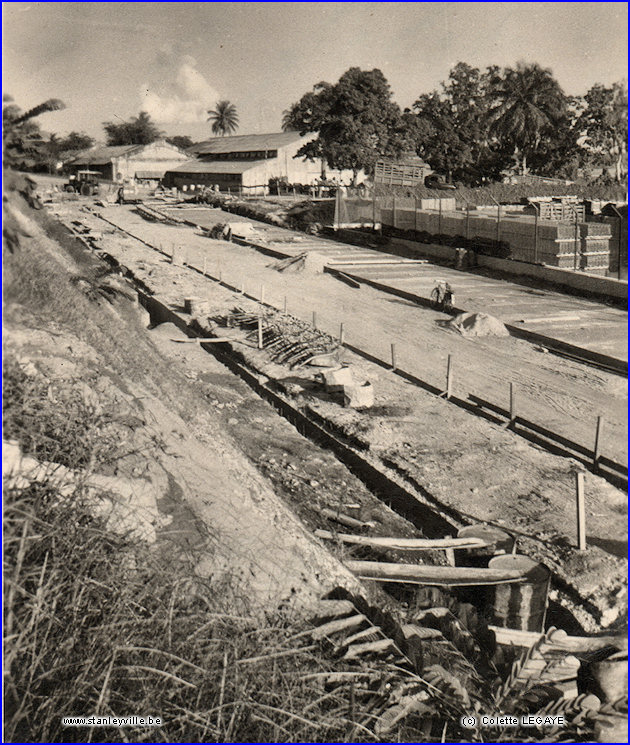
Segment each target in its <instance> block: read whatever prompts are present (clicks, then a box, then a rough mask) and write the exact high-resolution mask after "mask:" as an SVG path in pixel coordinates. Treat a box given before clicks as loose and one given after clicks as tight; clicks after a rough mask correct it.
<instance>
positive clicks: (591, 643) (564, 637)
mask: <svg viewBox="0 0 630 745" xmlns="http://www.w3.org/2000/svg"><path fill="white" fill-rule="evenodd" d="M488 628H489V629H490V631H492V632H494V635H495V638H496V641H497V643H498V644H503V645H505V646H515V647H524V648H529V647H531V646H533V645H534V644H536V643H537V642H539V641H540V639H541V637H542V636H544V634H540V633H539V632H537V631H519V630H517V629H505V628H503V627H502V626H488ZM546 635H547V640H546V642H545V644H548V645H549V647H550V649H551V650H552V651H557V652H567V653H572V654H579V653H580V652H581V653H585V652H596V651H598V650H600V649H605V648H606V647H614V648H616V649H620V650H626V649H627V648H628V639H627V637H625V636H569V635H568V634H567V633H566V631H563V630H562V629H555V628H553V627H552V628H550V629H549V630H548V631H547V632H546Z"/></svg>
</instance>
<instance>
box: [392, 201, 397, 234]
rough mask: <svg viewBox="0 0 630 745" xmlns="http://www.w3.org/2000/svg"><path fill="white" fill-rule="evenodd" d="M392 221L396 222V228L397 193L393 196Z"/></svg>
mask: <svg viewBox="0 0 630 745" xmlns="http://www.w3.org/2000/svg"><path fill="white" fill-rule="evenodd" d="M392 222H393V223H394V230H395V229H396V195H395V194H394V195H393V196H392Z"/></svg>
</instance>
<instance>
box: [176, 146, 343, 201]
mask: <svg viewBox="0 0 630 745" xmlns="http://www.w3.org/2000/svg"><path fill="white" fill-rule="evenodd" d="M313 137H314V135H312V134H310V135H305V136H303V135H300V133H299V132H276V133H272V134H262V135H235V136H233V137H213V138H212V139H211V140H207V141H206V142H201V143H199V144H198V145H195V146H194V147H192V148H190V150H188V151H187V152H188V153H189V155H193V156H195V160H189V161H188V162H186V163H182V164H181V165H178V166H177V167H175V168H173V169H171V170H169V171H168V172H167V173H166V175H165V177H164V185H165V186H167V187H173V186H175V187H177V188H178V189H181V188H183V187H184V186H185V187H186V188H189V187H195V186H200V185H201V186H215V185H218V186H219V188H220V189H221V191H227V190H228V189H229V190H230V191H242V192H244V193H246V194H266V193H267V192H268V190H269V180H270V179H279V180H281V181H284V182H286V183H288V184H305V185H308V184H314V183H316V182H318V181H319V180H320V179H322V178H328V179H337V181H340V182H342V181H344V182H350V181H351V180H352V171H338V170H335V169H331V168H327V167H326V165H325V163H324V162H323V161H322V160H321V159H316V160H314V161H312V160H308V159H306V158H296V157H295V156H296V155H297V152H298V150H299V149H300V148H301V147H302V145H304V144H306V143H307V142H309V141H310V140H312V139H313Z"/></svg>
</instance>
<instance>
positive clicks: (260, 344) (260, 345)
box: [258, 316, 263, 349]
mask: <svg viewBox="0 0 630 745" xmlns="http://www.w3.org/2000/svg"><path fill="white" fill-rule="evenodd" d="M262 348H263V328H262V318H261V317H260V316H258V349H262Z"/></svg>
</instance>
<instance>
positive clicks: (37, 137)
mask: <svg viewBox="0 0 630 745" xmlns="http://www.w3.org/2000/svg"><path fill="white" fill-rule="evenodd" d="M60 109H65V104H64V103H63V101H60V100H59V99H58V98H49V99H48V100H47V101H44V102H43V103H41V104H38V105H37V106H35V107H33V108H32V109H29V110H28V111H26V112H23V111H22V110H21V109H20V107H19V106H17V105H16V104H15V103H14V102H13V98H12V97H11V96H9V95H7V94H4V95H3V97H2V146H3V156H2V157H3V163H4V165H6V166H9V167H11V168H22V169H26V170H30V169H32V168H35V167H37V166H40V167H41V165H42V164H45V163H47V162H48V154H47V151H46V144H45V141H44V138H43V136H42V133H41V131H40V129H39V124H38V123H37V122H36V121H35V119H36V118H37V117H38V116H41V115H42V114H45V113H47V112H50V111H59V110H60Z"/></svg>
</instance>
